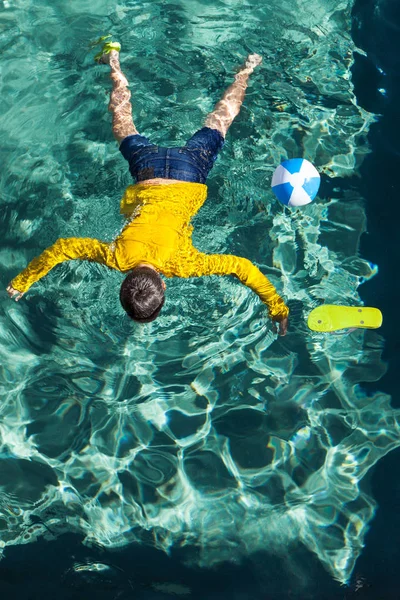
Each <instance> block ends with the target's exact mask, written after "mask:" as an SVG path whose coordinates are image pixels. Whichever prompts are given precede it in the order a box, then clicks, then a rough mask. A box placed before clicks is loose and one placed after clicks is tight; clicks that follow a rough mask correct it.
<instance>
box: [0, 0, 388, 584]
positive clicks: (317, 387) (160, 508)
mask: <svg viewBox="0 0 400 600" xmlns="http://www.w3.org/2000/svg"><path fill="white" fill-rule="evenodd" d="M265 4H266V3H265V2H262V1H261V0H260V1H256V2H254V1H253V2H251V3H246V2H242V1H241V2H235V1H233V0H230V1H229V2H213V3H210V2H206V1H205V0H203V1H198V2H192V1H188V0H185V1H183V0H180V1H176V2H174V3H167V2H161V1H159V0H156V1H153V2H147V3H146V2H141V3H138V2H124V3H123V4H116V3H115V2H111V1H103V2H101V1H98V2H94V1H92V0H88V1H85V2H82V1H80V2H77V1H75V0H74V1H72V2H68V3H64V2H61V1H58V2H51V3H50V2H43V1H42V2H35V6H34V7H32V6H31V3H28V2H24V1H19V2H13V1H12V0H9V1H7V2H6V1H3V3H2V6H1V7H0V26H1V33H0V44H1V49H2V61H1V67H0V68H1V73H2V78H1V97H2V100H3V106H2V112H1V116H0V129H1V133H2V147H1V154H2V164H3V168H2V171H1V174H0V177H1V188H0V189H1V198H0V200H1V202H2V205H3V206H2V211H1V214H2V222H3V244H2V250H1V253H2V256H1V258H2V265H3V269H2V281H3V286H4V287H5V286H6V284H7V283H8V281H9V280H10V279H11V278H12V277H13V276H14V275H15V274H16V273H17V272H18V271H19V270H21V269H22V268H23V267H24V266H25V264H26V263H27V261H28V260H30V259H31V258H32V257H33V256H35V255H37V254H39V253H40V252H41V251H42V249H44V248H45V247H46V246H48V245H50V244H51V243H52V242H53V241H54V240H55V239H57V238H58V237H67V236H72V235H78V236H89V237H99V238H101V239H104V240H111V239H112V238H113V237H114V236H115V235H116V234H117V233H118V231H119V230H120V228H121V227H122V225H123V222H122V219H121V217H120V215H119V212H118V209H119V200H120V197H121V196H122V193H123V190H124V188H125V187H126V186H127V185H128V184H129V183H130V178H129V175H128V172H127V165H126V164H125V162H124V160H123V159H122V157H121V156H120V154H119V152H118V149H117V147H116V145H115V143H114V142H113V139H112V135H111V127H110V121H111V118H110V115H109V114H108V113H107V101H108V92H109V89H110V82H109V78H108V73H107V69H106V68H105V67H102V66H95V65H94V63H93V53H89V52H88V45H89V42H90V40H92V39H94V38H97V37H98V36H99V35H101V34H104V33H107V32H112V34H113V36H114V37H115V39H118V40H120V41H121V43H122V46H123V54H122V67H123V69H124V71H125V72H126V74H127V76H128V78H129V79H130V81H131V88H132V92H133V106H134V113H135V122H136V124H137V126H138V128H139V131H140V132H141V133H143V134H144V135H148V136H150V137H151V138H152V139H153V140H154V141H155V142H156V143H160V144H161V143H167V142H168V143H169V142H171V143H174V142H176V143H179V142H181V141H183V140H185V139H186V138H187V137H188V136H189V135H191V134H192V133H193V132H194V130H195V129H197V128H198V127H199V126H200V125H201V124H202V121H203V119H204V117H205V115H206V113H207V112H208V111H209V110H210V109H211V108H212V106H213V104H214V103H215V102H216V100H217V99H218V98H219V96H220V94H221V92H222V91H223V89H224V88H225V87H226V86H227V85H228V84H229V83H230V81H231V79H232V73H233V72H234V69H235V67H236V66H237V65H238V64H240V62H241V61H242V60H243V58H244V57H245V55H246V54H247V53H248V52H250V51H252V52H253V51H255V52H259V53H260V54H262V55H263V57H264V64H263V66H262V67H261V69H259V71H258V72H257V73H256V74H255V75H254V77H253V80H252V83H251V86H250V88H249V91H248V94H247V97H246V101H245V105H244V107H243V110H242V112H241V114H240V116H239V117H238V119H237V120H236V121H235V124H234V125H233V127H232V128H231V130H230V133H229V135H228V140H227V144H226V146H225V148H224V151H223V153H222V155H221V156H220V158H219V159H218V162H217V163H216V166H215V168H214V170H213V172H212V176H211V178H210V181H209V198H208V201H207V203H206V205H205V206H204V207H203V208H202V210H201V212H200V213H199V215H198V216H197V217H196V219H195V235H194V241H195V243H196V245H197V246H198V247H199V248H201V249H202V250H204V251H207V252H225V251H229V252H232V253H236V254H239V255H243V256H247V257H248V258H250V259H251V260H253V261H255V262H256V263H257V264H258V265H259V266H260V267H261V268H262V269H263V271H264V272H265V273H266V274H267V275H268V276H269V277H270V278H271V279H272V280H273V281H274V282H275V284H276V286H277V287H278V289H279V290H280V291H281V293H282V294H283V295H284V296H285V297H286V298H287V300H288V302H289V305H290V307H291V323H290V334H289V335H288V336H287V337H286V338H283V339H279V340H276V336H275V335H274V334H273V332H272V330H271V324H270V322H269V321H268V320H267V319H266V314H265V309H264V307H263V306H262V305H260V303H259V301H258V299H257V297H256V296H254V295H252V294H251V292H249V291H248V290H247V289H246V288H244V287H241V286H240V284H239V283H238V282H236V281H234V280H231V279H225V278H207V279H206V278H203V279H196V280H194V279H192V280H186V281H184V280H176V281H173V282H171V283H170V285H169V286H168V298H167V304H166V306H165V309H164V310H163V315H162V317H160V319H159V320H158V321H157V322H155V323H154V324H149V325H146V326H143V327H134V326H132V323H131V322H128V320H127V319H126V318H125V317H124V315H123V314H122V313H121V309H120V307H119V301H118V288H119V283H120V281H121V276H120V275H119V274H118V273H114V272H111V271H107V270H106V269H105V268H102V267H100V266H97V265H93V264H88V263H84V262H83V263H74V264H72V263H71V264H64V265H62V266H59V267H57V268H56V269H54V270H53V271H52V273H51V274H50V275H48V276H47V277H46V278H45V279H44V280H42V281H41V282H40V283H38V284H36V285H35V286H34V287H33V288H32V290H31V291H30V292H29V294H27V296H26V297H25V298H24V299H23V300H22V301H21V302H20V303H18V304H14V303H13V302H11V301H10V300H9V299H8V298H7V297H6V295H5V294H4V295H3V298H2V303H1V320H0V335H1V342H2V343H1V348H0V352H1V365H2V366H1V374H2V377H1V385H2V399H3V400H2V403H1V408H0V411H1V419H0V443H1V455H0V461H1V468H0V486H1V487H0V540H1V541H0V546H1V548H2V549H4V548H5V547H6V546H7V545H12V544H21V543H29V542H32V541H34V540H35V539H37V538H38V537H39V536H44V537H46V536H50V535H54V534H56V535H58V534H60V533H63V532H65V531H78V532H82V533H84V535H85V536H86V541H87V542H88V543H91V542H95V543H98V544H101V545H103V546H106V547H121V546H124V545H126V544H129V543H131V542H133V541H138V542H140V543H143V544H152V545H155V546H157V547H159V548H163V549H165V550H167V549H168V548H170V547H172V546H185V547H186V548H187V557H188V558H187V560H188V562H190V561H191V562H193V563H195V564H200V565H204V566H211V565H215V564H218V563H220V562H222V561H224V560H227V559H228V560H239V559H241V558H243V557H245V556H247V555H249V554H251V553H252V552H254V551H257V550H260V549H268V550H269V551H271V552H272V553H274V554H278V555H282V556H286V555H287V549H288V547H290V545H291V544H298V543H299V542H301V543H303V544H304V545H305V546H306V547H307V548H308V549H309V550H310V551H312V552H314V553H315V554H316V555H317V556H318V558H319V559H320V560H321V562H322V563H323V564H324V566H325V567H326V569H327V570H328V571H329V572H330V573H331V574H332V576H333V577H335V578H336V579H338V580H339V581H343V582H345V581H347V580H348V578H349V576H350V574H351V572H352V569H353V566H354V563H355V560H356V558H357V556H358V555H359V553H360V551H361V549H362V546H363V540H364V535H365V532H366V530H367V527H368V523H369V522H370V520H371V519H372V517H373V515H374V511H375V502H374V499H373V498H372V497H371V495H370V494H369V491H368V486H367V484H366V482H365V479H364V476H365V475H366V473H367V472H368V470H369V469H370V467H371V466H372V465H374V464H375V463H376V462H377V461H378V460H379V458H380V457H382V456H383V455H384V454H386V453H387V452H388V451H390V450H391V449H393V448H395V447H396V446H398V445H399V436H398V420H399V415H398V412H396V411H394V410H392V409H391V407H390V398H389V397H388V396H387V395H385V394H380V393H376V394H374V395H367V394H366V393H365V392H364V391H363V388H362V383H363V382H365V381H376V380H378V379H379V378H380V376H381V375H382V374H383V373H384V371H385V365H384V364H383V362H382V360H381V352H382V348H383V339H382V338H381V337H380V336H379V332H371V331H366V332H363V331H358V332H355V333H352V334H351V335H345V336H327V335H318V334H314V333H312V332H310V331H309V330H308V329H307V327H306V325H305V319H306V317H307V314H308V312H309V311H310V310H311V309H312V308H313V307H315V306H317V305H319V304H321V303H322V302H324V301H327V302H330V303H350V304H358V303H360V302H361V301H360V297H359V293H358V287H359V285H360V284H361V283H362V282H363V281H364V280H365V279H368V278H370V277H371V276H373V274H374V273H375V272H376V267H375V266H374V265H371V264H370V263H368V261H367V260H365V259H363V258H361V257H359V256H358V244H359V239H360V236H361V234H362V233H363V232H364V231H365V230H366V227H367V224H366V221H365V212H364V206H363V199H362V198H360V197H359V196H358V195H357V192H356V191H354V193H351V192H349V191H348V192H346V194H343V193H342V191H341V190H340V188H336V187H335V186H334V184H332V183H331V182H332V181H334V179H333V178H334V177H347V176H349V175H352V174H353V173H354V172H355V173H357V169H358V168H359V166H360V165H361V164H362V161H363V158H364V157H365V155H366V154H367V153H368V151H369V148H368V142H367V133H368V128H369V126H370V124H371V123H372V122H373V121H374V119H375V118H376V117H375V116H374V115H372V114H370V113H368V112H366V111H365V110H363V109H361V108H360V107H358V106H357V103H356V101H355V98H354V94H353V90H352V84H351V80H350V76H349V69H350V67H351V64H352V53H353V52H354V51H355V50H356V49H355V48H354V45H353V42H352V41H351V38H350V34H349V27H350V9H351V3H347V2H344V1H338V0H335V1H333V0H331V1H322V0H320V1H316V0H313V1H312V2H311V3H310V2H308V3H307V11H306V10H304V6H305V4H304V2H301V1H300V0H297V1H295V0H286V2H282V1H279V2H278V1H277V0H273V1H270V2H269V3H268V6H266V5H265ZM295 156H305V157H306V158H308V159H309V160H311V161H312V162H314V164H315V165H316V166H317V167H318V169H319V170H320V171H321V172H322V173H323V174H324V176H325V177H324V183H323V186H322V189H321V194H320V196H319V198H318V199H317V200H316V201H315V202H314V203H313V204H312V205H309V206H307V207H305V208H303V209H301V210H300V209H298V210H293V211H291V212H289V211H287V210H284V209H283V208H282V207H281V206H280V205H278V204H277V202H276V201H275V200H274V198H273V196H272V193H271V191H270V179H271V175H272V172H273V169H274V167H275V166H276V165H277V164H278V163H279V162H280V160H282V159H284V158H287V157H289V158H290V157H295ZM367 258H368V257H367ZM281 274H282V275H281Z"/></svg>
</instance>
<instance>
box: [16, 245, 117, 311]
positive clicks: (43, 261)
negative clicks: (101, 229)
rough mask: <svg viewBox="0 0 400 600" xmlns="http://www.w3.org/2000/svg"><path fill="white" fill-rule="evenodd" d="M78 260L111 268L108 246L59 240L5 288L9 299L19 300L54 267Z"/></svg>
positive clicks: (110, 254)
mask: <svg viewBox="0 0 400 600" xmlns="http://www.w3.org/2000/svg"><path fill="white" fill-rule="evenodd" d="M78 258H80V259H86V260H92V261H95V262H99V263H102V264H105V265H108V266H113V265H112V264H111V263H112V252H111V250H110V246H109V244H105V243H104V242H100V241H99V240H94V239H91V238H60V239H58V240H57V241H56V242H55V244H53V245H52V246H50V247H49V248H47V250H45V251H44V252H42V254H41V255H40V256H37V257H36V258H34V259H33V260H32V261H31V262H30V263H29V265H28V266H27V267H26V269H24V270H23V271H22V272H21V273H20V274H19V275H17V276H16V277H14V279H13V280H12V281H11V282H10V285H9V286H8V288H7V291H8V293H9V295H10V297H11V298H14V299H15V300H19V299H20V298H21V297H22V295H23V294H24V293H25V292H26V291H28V289H29V288H30V287H31V285H32V284H33V283H35V282H36V281H38V280H39V279H41V278H42V277H44V275H47V273H48V272H49V271H50V270H51V269H52V268H53V267H55V265H58V264H59V263H61V262H64V261H66V260H74V259H78Z"/></svg>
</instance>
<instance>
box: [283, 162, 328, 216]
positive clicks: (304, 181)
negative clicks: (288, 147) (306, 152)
mask: <svg viewBox="0 0 400 600" xmlns="http://www.w3.org/2000/svg"><path fill="white" fill-rule="evenodd" d="M320 181H321V178H320V176H319V173H318V171H317V169H316V168H315V167H314V165H312V164H311V163H310V161H308V160H306V159H305V158H291V159H290V160H285V161H283V163H281V164H280V165H279V167H277V168H276V169H275V171H274V174H273V176H272V183H271V187H272V191H273V192H274V194H275V196H276V197H277V198H278V200H279V202H281V203H282V204H285V206H304V205H305V204H309V203H310V202H311V201H312V200H314V198H315V196H316V195H317V192H318V188H319V184H320Z"/></svg>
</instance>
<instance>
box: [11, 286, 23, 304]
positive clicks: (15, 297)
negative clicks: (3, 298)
mask: <svg viewBox="0 0 400 600" xmlns="http://www.w3.org/2000/svg"><path fill="white" fill-rule="evenodd" d="M7 293H8V295H9V296H10V298H12V299H13V300H15V301H16V302H18V300H20V299H21V298H22V296H23V295H24V293H23V292H19V291H18V290H15V289H14V288H13V286H12V285H9V286H8V287H7Z"/></svg>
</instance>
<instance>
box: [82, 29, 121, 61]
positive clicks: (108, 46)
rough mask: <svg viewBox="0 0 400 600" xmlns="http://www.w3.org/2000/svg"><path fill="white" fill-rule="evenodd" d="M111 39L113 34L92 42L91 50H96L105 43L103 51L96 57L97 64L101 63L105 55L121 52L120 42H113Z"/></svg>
mask: <svg viewBox="0 0 400 600" xmlns="http://www.w3.org/2000/svg"><path fill="white" fill-rule="evenodd" d="M111 37H112V36H111V34H109V35H103V36H102V37H100V38H99V39H98V40H96V41H95V42H91V44H90V48H94V47H95V46H98V45H99V44H101V43H103V42H104V43H103V47H102V49H101V50H100V52H98V53H97V54H96V56H95V57H94V60H95V61H96V62H100V60H101V58H102V56H104V54H110V52H111V50H116V51H117V52H120V50H121V44H120V43H119V42H112V41H111V40H109V39H108V38H111ZM105 40H108V41H105Z"/></svg>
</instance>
